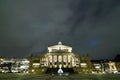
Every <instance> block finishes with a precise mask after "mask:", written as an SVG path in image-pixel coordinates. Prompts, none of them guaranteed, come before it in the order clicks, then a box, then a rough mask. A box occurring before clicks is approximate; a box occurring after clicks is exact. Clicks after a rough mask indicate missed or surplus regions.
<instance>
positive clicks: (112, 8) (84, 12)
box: [0, 0, 120, 59]
mask: <svg viewBox="0 0 120 80" xmlns="http://www.w3.org/2000/svg"><path fill="white" fill-rule="evenodd" d="M59 41H62V43H63V44H65V45H69V46H72V47H73V52H74V53H79V54H80V55H86V54H88V55H89V56H90V57H91V58H92V59H112V58H114V57H115V55H116V54H118V53H120V0H0V56H1V57H27V56H29V55H30V54H34V55H35V54H41V53H45V52H47V47H48V46H51V45H55V44H57V43H58V42H59Z"/></svg>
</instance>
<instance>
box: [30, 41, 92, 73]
mask: <svg viewBox="0 0 120 80" xmlns="http://www.w3.org/2000/svg"><path fill="white" fill-rule="evenodd" d="M83 58H84V57H81V56H80V55H79V54H75V53H73V52H72V47H70V46H66V45H63V44H62V42H58V45H53V46H49V47H48V53H46V54H42V55H40V56H37V57H31V58H30V62H31V65H30V72H35V71H38V70H40V69H41V71H42V72H57V70H58V69H59V67H60V66H61V68H62V69H63V71H64V72H69V71H71V72H73V71H74V72H75V71H79V69H80V68H81V67H82V66H85V67H83V69H86V68H88V67H87V66H88V64H87V63H88V62H90V59H89V57H88V58H86V57H85V58H84V60H83ZM87 59H89V61H87ZM85 61H86V62H85ZM81 62H82V63H81ZM76 69H78V70H76Z"/></svg>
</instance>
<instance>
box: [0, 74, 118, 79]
mask: <svg viewBox="0 0 120 80" xmlns="http://www.w3.org/2000/svg"><path fill="white" fill-rule="evenodd" d="M0 80H120V75H118V74H70V75H68V76H65V75H62V76H60V75H57V74H56V75H51V74H39V75H38V74H23V73H22V74H21V73H17V74H16V73H15V74H13V73H4V74H3V73H1V74H0Z"/></svg>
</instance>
